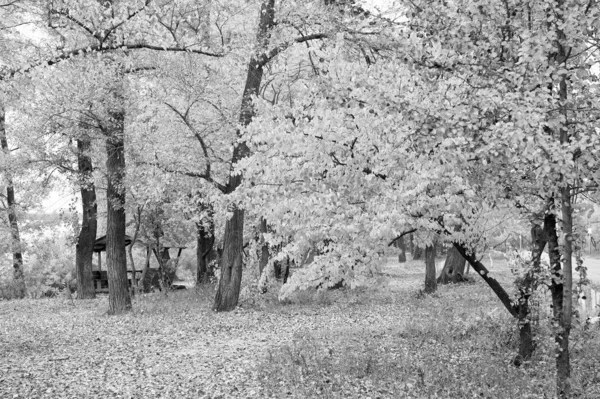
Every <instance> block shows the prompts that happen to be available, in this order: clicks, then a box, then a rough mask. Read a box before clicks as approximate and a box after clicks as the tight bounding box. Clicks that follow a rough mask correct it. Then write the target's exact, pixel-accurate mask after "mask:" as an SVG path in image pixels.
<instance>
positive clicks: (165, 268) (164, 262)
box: [154, 238, 176, 289]
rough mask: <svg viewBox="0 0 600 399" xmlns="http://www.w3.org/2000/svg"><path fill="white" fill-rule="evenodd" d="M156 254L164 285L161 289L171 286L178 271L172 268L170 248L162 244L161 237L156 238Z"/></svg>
mask: <svg viewBox="0 0 600 399" xmlns="http://www.w3.org/2000/svg"><path fill="white" fill-rule="evenodd" d="M154 256H155V257H156V260H157V261H158V265H159V266H158V271H159V275H160V278H161V280H162V284H163V286H162V287H161V289H167V288H171V285H173V280H174V278H175V274H176V271H175V272H174V271H173V270H171V269H170V263H169V261H170V260H171V255H170V254H169V248H165V247H163V246H162V245H161V244H160V238H157V240H156V249H154Z"/></svg>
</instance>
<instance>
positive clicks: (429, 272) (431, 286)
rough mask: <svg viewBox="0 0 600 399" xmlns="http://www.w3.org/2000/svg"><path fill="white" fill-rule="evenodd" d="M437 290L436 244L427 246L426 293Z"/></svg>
mask: <svg viewBox="0 0 600 399" xmlns="http://www.w3.org/2000/svg"><path fill="white" fill-rule="evenodd" d="M436 290H437V282H436V280H435V245H428V246H427V247H425V291H424V292H425V293H427V294H431V293H434V292H435V291H436Z"/></svg>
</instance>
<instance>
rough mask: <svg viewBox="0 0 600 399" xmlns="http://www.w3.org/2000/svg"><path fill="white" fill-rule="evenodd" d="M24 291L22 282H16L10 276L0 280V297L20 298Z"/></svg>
mask: <svg viewBox="0 0 600 399" xmlns="http://www.w3.org/2000/svg"><path fill="white" fill-rule="evenodd" d="M26 293H27V291H26V288H25V284H23V282H17V281H15V280H14V279H12V278H5V279H2V280H0V299H7V300H8V299H21V298H24V297H25V295H26Z"/></svg>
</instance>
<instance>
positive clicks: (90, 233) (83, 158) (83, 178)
mask: <svg viewBox="0 0 600 399" xmlns="http://www.w3.org/2000/svg"><path fill="white" fill-rule="evenodd" d="M90 147H91V141H90V139H89V137H82V138H80V139H78V140H77V166H78V172H79V187H80V191H81V208H82V217H81V230H80V231H79V236H78V237H77V244H76V247H75V266H76V273H77V299H93V298H95V297H96V291H95V289H94V281H93V278H92V259H93V257H94V242H95V241H96V234H97V230H98V205H97V204H96V188H95V185H94V181H93V177H92V170H93V168H92V159H91V157H90V156H89V154H88V152H89V150H90Z"/></svg>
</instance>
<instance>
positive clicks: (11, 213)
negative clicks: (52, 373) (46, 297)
mask: <svg viewBox="0 0 600 399" xmlns="http://www.w3.org/2000/svg"><path fill="white" fill-rule="evenodd" d="M0 145H1V146H2V152H3V153H4V157H5V160H6V162H7V163H8V159H9V158H10V150H9V149H8V140H7V139H6V113H5V110H4V104H3V103H0ZM4 173H5V179H6V202H7V207H8V209H7V213H8V223H9V226H10V236H11V249H12V255H13V278H14V281H15V284H16V286H17V288H18V295H19V297H21V298H23V297H25V294H26V293H27V288H26V286H25V276H24V275H23V255H22V253H21V236H20V233H19V221H18V218H17V202H16V200H15V186H14V182H13V178H12V173H11V172H10V170H8V169H6V170H5V171H4Z"/></svg>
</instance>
